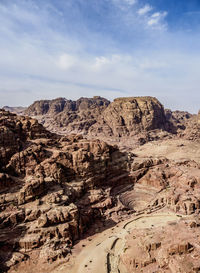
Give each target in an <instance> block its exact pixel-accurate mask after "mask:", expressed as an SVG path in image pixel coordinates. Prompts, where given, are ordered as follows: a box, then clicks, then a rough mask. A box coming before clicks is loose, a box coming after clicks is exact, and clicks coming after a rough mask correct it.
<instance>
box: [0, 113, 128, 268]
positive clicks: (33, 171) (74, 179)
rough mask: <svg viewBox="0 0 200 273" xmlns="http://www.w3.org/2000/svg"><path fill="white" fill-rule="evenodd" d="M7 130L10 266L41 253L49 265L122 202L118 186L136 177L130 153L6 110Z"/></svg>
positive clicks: (2, 259)
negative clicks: (115, 192) (114, 191)
mask: <svg viewBox="0 0 200 273" xmlns="http://www.w3.org/2000/svg"><path fill="white" fill-rule="evenodd" d="M0 130H1V142H0V152H1V153H0V155H1V161H0V229H1V232H0V245H1V250H0V263H1V268H2V270H3V269H5V270H6V269H9V268H10V267H12V266H15V264H17V263H19V262H20V263H21V262H22V263H23V261H26V260H27V258H30V257H31V255H32V251H33V250H37V251H38V255H40V258H39V260H40V261H41V263H42V261H43V262H44V263H45V262H48V261H49V262H50V261H51V262H52V261H54V260H56V259H58V258H62V257H65V256H66V255H67V254H68V253H70V251H71V247H72V246H73V244H74V242H75V241H76V240H78V239H80V238H81V236H82V235H83V234H84V233H85V232H86V231H87V230H88V228H89V227H90V225H91V224H92V223H93V222H94V221H96V220H97V219H101V221H102V223H104V221H106V217H107V216H106V215H109V214H106V213H105V212H106V210H109V209H111V208H113V206H115V205H116V198H115V196H111V195H110V190H111V187H113V186H117V185H119V184H120V183H122V182H123V183H128V182H129V181H130V179H131V178H130V177H129V172H128V166H129V163H128V154H127V153H122V152H120V151H119V149H118V148H117V147H113V146H110V145H108V144H106V143H105V142H101V141H99V140H91V141H88V140H87V139H84V138H83V136H81V135H74V136H69V137H68V136H62V137H60V136H57V135H54V134H52V133H49V132H48V131H46V129H44V128H43V126H42V125H40V124H38V122H37V121H36V120H33V119H31V118H26V117H22V116H16V115H14V114H10V113H9V112H6V111H5V110H2V111H1V112H0ZM22 253H23V254H22ZM20 255H22V256H20Z"/></svg>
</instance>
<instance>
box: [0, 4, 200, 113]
mask: <svg viewBox="0 0 200 273" xmlns="http://www.w3.org/2000/svg"><path fill="white" fill-rule="evenodd" d="M199 87H200V1H199V0H148V1H146V0H12V1H8V0H0V106H4V105H10V106H16V105H23V106H26V105H29V104H31V103H32V102H33V101H34V100H37V99H44V98H46V99H51V98H55V97H66V98H68V99H77V98H79V97H81V96H84V97H92V96H94V95H101V96H103V97H106V98H108V99H110V100H112V99H113V98H116V97H121V96H143V95H149V96H156V97H157V98H158V99H159V100H160V101H161V102H162V103H163V104H164V106H165V107H166V108H171V109H180V110H188V111H190V112H193V113H196V112H197V111H198V109H199V108H200V103H199V102H200V92H199Z"/></svg>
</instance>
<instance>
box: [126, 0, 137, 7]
mask: <svg viewBox="0 0 200 273" xmlns="http://www.w3.org/2000/svg"><path fill="white" fill-rule="evenodd" d="M123 1H124V2H125V3H127V4H128V5H131V6H132V5H134V4H135V3H136V2H137V0H123Z"/></svg>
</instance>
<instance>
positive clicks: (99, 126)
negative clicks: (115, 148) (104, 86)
mask: <svg viewBox="0 0 200 273" xmlns="http://www.w3.org/2000/svg"><path fill="white" fill-rule="evenodd" d="M165 127H166V118H165V113H164V108H163V106H162V105H161V104H160V102H159V101H158V100H157V99H156V98H153V97H133V98H119V99H115V100H114V101H113V102H112V103H111V104H110V105H109V106H108V107H107V108H106V109H105V111H104V112H103V113H102V115H101V117H99V119H98V121H97V123H96V124H95V125H94V126H92V127H91V128H90V133H92V134H95V135H96V136H97V135H98V134H99V133H101V134H103V135H106V136H116V137H122V136H133V135H136V134H138V133H140V132H142V131H150V130H154V129H165Z"/></svg>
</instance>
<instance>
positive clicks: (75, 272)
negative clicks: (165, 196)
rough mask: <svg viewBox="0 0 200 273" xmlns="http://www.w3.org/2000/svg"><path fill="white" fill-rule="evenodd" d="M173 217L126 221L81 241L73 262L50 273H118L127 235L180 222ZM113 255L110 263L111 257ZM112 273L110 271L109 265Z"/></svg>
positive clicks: (136, 218)
mask: <svg viewBox="0 0 200 273" xmlns="http://www.w3.org/2000/svg"><path fill="white" fill-rule="evenodd" d="M178 220H179V217H178V216H177V215H176V214H173V213H167V212H163V213H161V212H160V213H155V214H152V215H142V216H137V217H134V218H133V219H129V220H128V221H127V220H126V221H123V222H121V223H119V224H118V225H116V226H115V227H113V228H109V229H107V230H105V231H103V232H102V233H98V234H96V235H94V236H92V237H89V238H87V239H84V240H82V241H81V242H79V243H78V244H77V245H75V246H74V249H73V252H72V257H71V258H70V261H69V262H68V263H66V264H63V265H61V266H59V267H57V268H56V269H55V270H53V271H52V272H51V273H88V272H91V273H107V272H111V273H112V272H113V273H114V272H117V271H116V270H117V269H116V267H117V264H118V261H117V259H118V256H119V255H120V253H121V252H122V251H123V249H124V246H125V243H126V235H127V234H128V233H129V232H131V231H132V230H133V229H138V228H139V229H145V228H155V227H158V226H163V225H166V223H167V222H170V221H178ZM109 252H111V253H112V254H113V255H112V257H110V261H108V253H109ZM107 263H111V265H110V271H108V269H107V267H108V264H107Z"/></svg>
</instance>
